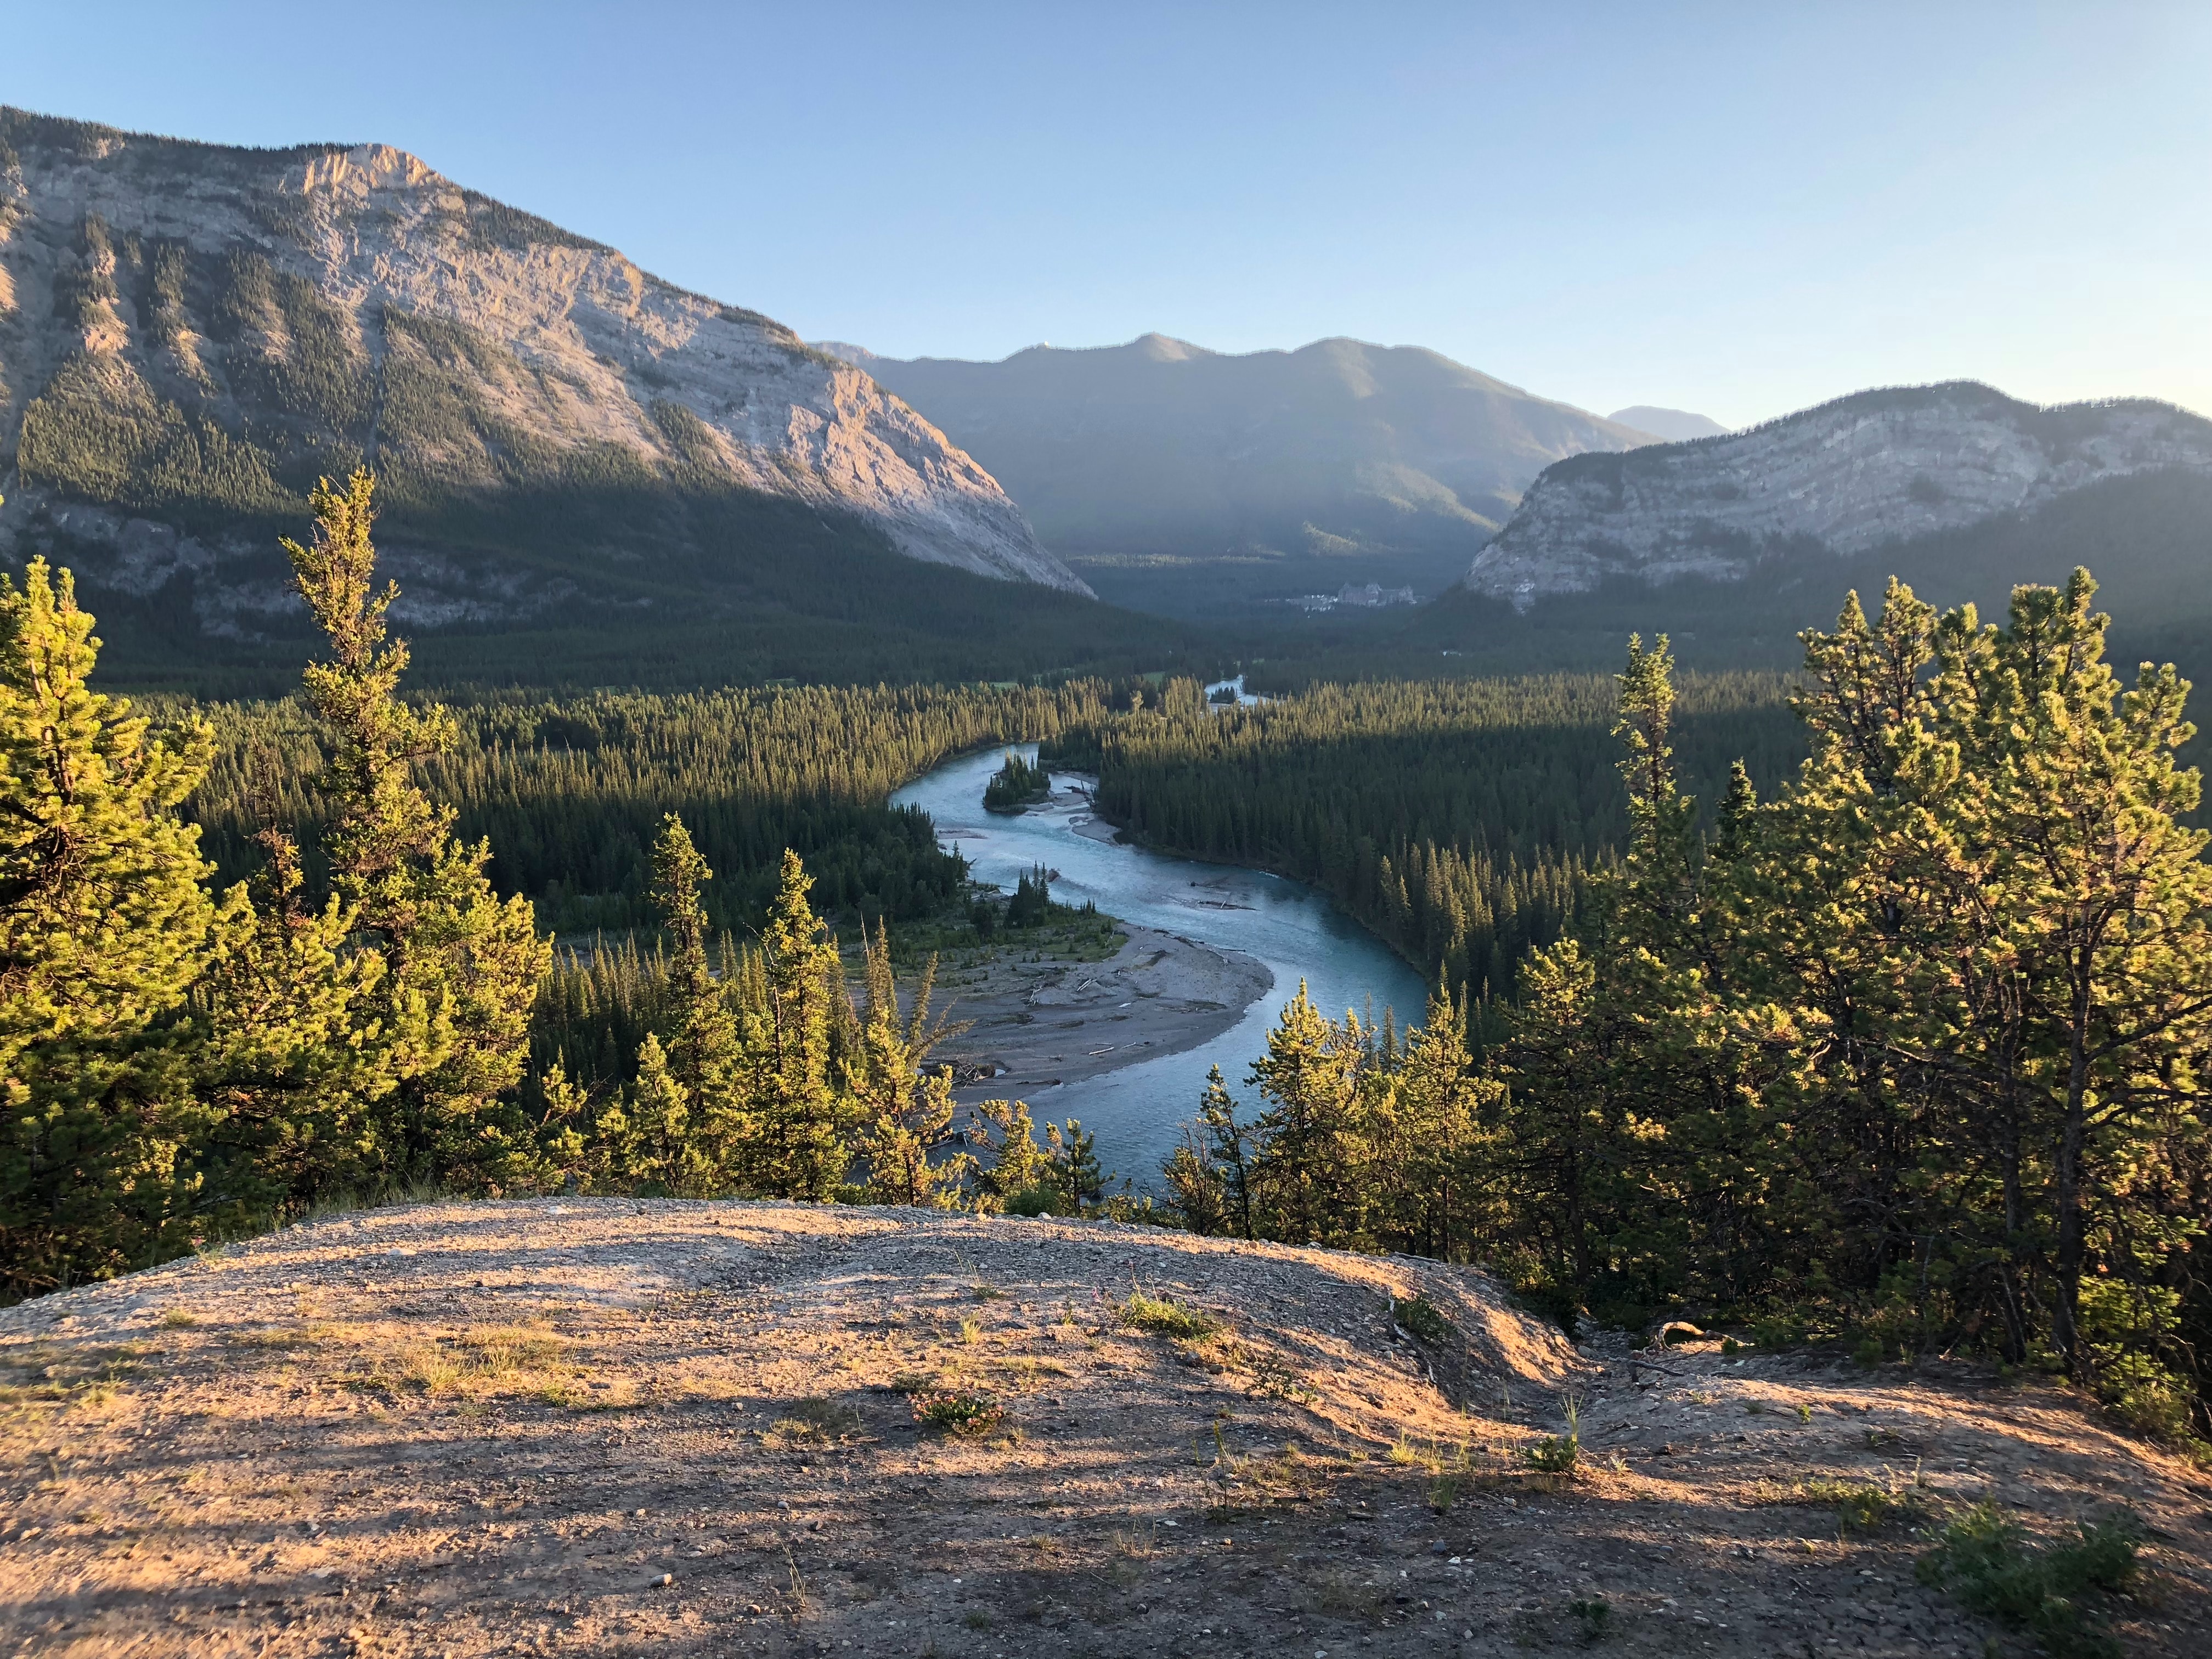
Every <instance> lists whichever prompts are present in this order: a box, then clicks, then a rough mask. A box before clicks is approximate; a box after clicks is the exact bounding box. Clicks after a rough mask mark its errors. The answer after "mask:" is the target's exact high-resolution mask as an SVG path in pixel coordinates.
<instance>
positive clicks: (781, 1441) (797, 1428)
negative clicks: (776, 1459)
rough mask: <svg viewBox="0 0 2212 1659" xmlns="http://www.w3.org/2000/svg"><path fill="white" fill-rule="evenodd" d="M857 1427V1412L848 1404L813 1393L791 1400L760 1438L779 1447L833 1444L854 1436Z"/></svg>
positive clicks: (858, 1427)
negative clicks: (800, 1398) (802, 1398)
mask: <svg viewBox="0 0 2212 1659" xmlns="http://www.w3.org/2000/svg"><path fill="white" fill-rule="evenodd" d="M859 1433H860V1413H858V1412H856V1411H854V1409H853V1408H852V1407H850V1406H847V1405H843V1404H841V1403H840V1402H838V1401H835V1400H830V1399H828V1398H825V1397H823V1396H822V1395H810V1396H809V1397H808V1398H806V1399H804V1400H795V1401H793V1402H792V1403H791V1405H790V1407H788V1408H787V1409H786V1411H785V1412H784V1413H783V1415H782V1416H781V1417H780V1418H778V1419H776V1420H775V1423H774V1424H773V1425H770V1426H769V1428H768V1429H767V1430H766V1431H764V1432H763V1435H762V1437H761V1438H762V1440H763V1443H766V1444H768V1445H771V1446H775V1447H779V1448H795V1447H811V1446H836V1445H842V1443H845V1442H846V1441H848V1440H850V1439H853V1438H854V1437H856V1436H858V1435H859Z"/></svg>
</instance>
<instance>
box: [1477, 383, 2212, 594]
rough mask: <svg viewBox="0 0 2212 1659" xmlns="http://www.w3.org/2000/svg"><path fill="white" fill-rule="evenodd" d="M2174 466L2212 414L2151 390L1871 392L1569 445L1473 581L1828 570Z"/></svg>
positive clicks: (2089, 551) (2205, 439) (2207, 437)
mask: <svg viewBox="0 0 2212 1659" xmlns="http://www.w3.org/2000/svg"><path fill="white" fill-rule="evenodd" d="M2166 472H2177V473H2182V474H2188V475H2194V476H2196V477H2205V476H2208V475H2212V421H2206V420H2205V419H2203V417H2201V416H2196V415H2192V414H2190V413H2189V412H2188V411H2186V410H2180V409H2177V408H2175V407H2173V406H2172V405H2171V404H2161V403H2154V402H2151V401H2149V400H2148V399H2127V400H2118V401H2113V402H2110V403H2097V404H2065V405H2061V406H2058V407H2055V408H2043V407H2039V406H2038V405H2036V404H2027V403H2022V402H2020V401H2019V400H2018V399H2016V398H2008V397H2006V396H2005V395H2004V394H2003V393H2002V392H1996V391H1994V390H1992V389H1991V388H1990V387H1988V386H1981V385H1978V384H1977V383H1975V382H1972V381H1955V382H1952V383H1949V384H1947V385H1942V386H1904V387H1896V388H1892V389H1889V390H1885V391H1877V392H1860V393H1857V395H1855V396H1852V397H1849V398H1838V399H1837V400H1836V401H1835V402H1833V403H1830V404H1821V405H1820V407H1819V408H1817V409H1808V410H1802V411H1801V412H1800V413H1797V414H1795V415H1790V416H1784V417H1783V418H1781V419H1780V420H1776V421H1770V422H1766V423H1765V425H1763V426H1758V427H1753V428H1749V429H1747V430H1746V431H1743V432H1738V433H1731V434H1727V435H1723V436H1720V437H1712V438H1703V439H1699V440H1698V441H1695V442H1692V443H1685V444H1668V445H1663V446H1660V447H1654V448H1648V449H1638V450H1636V451H1633V452H1632V453H1627V454H1618V455H1613V454H1591V455H1579V456H1576V457H1574V458H1572V459H1568V460H1565V461H1561V462H1559V463H1558V464H1557V465H1553V466H1552V467H1550V468H1549V469H1547V471H1545V473H1544V475H1543V476H1542V477H1541V478H1539V479H1537V480H1536V482H1535V483H1534V485H1532V486H1531V487H1530V489H1529V490H1528V495H1527V498H1526V499H1525V500H1523V501H1522V503H1521V506H1520V507H1519V509H1518V510H1517V511H1516V513H1514V514H1513V517H1512V519H1511V520H1510V522H1509V523H1508V524H1507V525H1506V526H1505V528H1504V530H1503V531H1502V532H1499V534H1498V538H1497V539H1496V540H1494V541H1492V543H1491V544H1490V545H1489V546H1487V547H1486V548H1485V549H1484V550H1482V552H1481V553H1480V555H1479V556H1477V557H1476V558H1475V560H1474V564H1473V567H1472V568H1471V570H1470V571H1469V573H1468V586H1469V587H1470V588H1472V589H1473V590H1474V591H1475V592H1478V593H1481V594H1486V595H1489V596H1491V597H1492V598H1496V599H1506V600H1509V601H1510V602H1511V603H1512V604H1513V605H1515V606H1516V608H1519V609H1522V610H1526V609H1527V608H1528V606H1529V605H1532V604H1534V602H1536V601H1537V600H1540V599H1545V598H1547V597H1548V596H1552V595H1557V594H1568V593H1583V592H1591V591H1592V590H1594V589H1596V588H1598V587H1600V586H1603V585H1606V584H1607V583H1613V582H1618V581H1622V580H1628V581H1634V582H1641V583H1643V584H1645V585H1648V586H1658V585H1661V584H1665V583H1669V582H1674V581H1677V580H1682V579H1684V578H1692V577H1697V578H1706V579H1711V580H1723V581H1741V580H1744V579H1745V578H1747V577H1748V576H1749V575H1751V574H1753V572H1754V570H1759V571H1765V572H1768V573H1770V574H1773V575H1776V576H1784V575H1790V574H1795V575H1800V576H1802V578H1803V579H1804V580H1807V581H1808V583H1812V584H1814V585H1816V586H1824V585H1826V575H1825V573H1824V572H1823V570H1822V568H1821V566H1822V565H1824V564H1826V565H1829V566H1833V565H1835V564H1837V563H1838V562H1840V561H1843V560H1846V559H1851V558H1856V557H1858V556H1869V555H1873V554H1875V553H1876V552H1877V551H1878V550H1882V549H1884V548H1887V547H1889V546H1893V545H1899V544H1925V543H1927V542H1928V541H1929V538H1936V537H1940V536H1942V535H1945V534H1955V533H1957V532H1966V531H1969V530H1972V529H1974V528H1975V527H1977V526H1982V525H1984V524H1985V523H1988V522H1990V521H1992V520H2000V519H2002V518H2005V517H2006V516H2007V515H2013V516H2015V517H2018V516H2021V515H2036V514H2039V513H2042V512H2043V511H2044V509H2045V508H2047V507H2051V505H2052V504H2053V503H2055V502H2057V501H2061V500H2063V498H2066V497H2068V496H2069V495H2072V494H2074V493H2075V492H2078V491H2081V490H2083V489H2088V488H2089V487H2091V486H2099V487H2101V488H2103V489H2106V491H2107V493H2109V492H2110V489H2111V487H2112V485H2113V484H2114V483H2115V481H2116V480H2122V479H2127V478H2131V477H2138V476H2142V475H2150V474H2160V473H2166ZM2115 499H2123V498H2115ZM2095 553H2096V547H2095V545H2094V544H2093V542H2091V543H2087V544H2084V545H2083V546H2082V548H2081V557H2082V558H2083V559H2084V561H2085V562H2090V563H2092V564H2094V563H2095V562H2096V559H2095V557H2094V555H2095ZM2029 574H2030V573H2027V572H2022V573H2021V576H2020V578H2019V579H2020V580H2027V579H2028V575H2029ZM2036 574H2040V573H2036ZM2062 574H2063V573H2062ZM2208 576H2212V569H2207V570H2204V571H2202V572H2200V573H2199V574H2198V577H2197V583H2198V585H2199V586H2201V585H2202V583H2203V580H2204V578H2206V577H2208Z"/></svg>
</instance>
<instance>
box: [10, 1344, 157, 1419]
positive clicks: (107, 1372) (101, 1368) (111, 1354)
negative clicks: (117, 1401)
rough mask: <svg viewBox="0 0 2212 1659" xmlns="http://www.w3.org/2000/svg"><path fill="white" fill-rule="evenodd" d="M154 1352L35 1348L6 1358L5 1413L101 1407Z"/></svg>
mask: <svg viewBox="0 0 2212 1659" xmlns="http://www.w3.org/2000/svg"><path fill="white" fill-rule="evenodd" d="M149 1352H152V1351H151V1350H149V1349H148V1348H145V1347H143V1346H140V1345H139V1344H137V1343H124V1344H122V1345H120V1346H115V1347H105V1348H70V1349H63V1350H55V1349H50V1348H47V1347H45V1346H33V1347H31V1348H28V1349H25V1350H19V1351H18V1352H16V1353H15V1354H14V1355H12V1356H10V1357H9V1358H6V1359H4V1360H0V1412H5V1411H7V1410H9V1409H11V1408H16V1407H21V1408H25V1409H29V1408H33V1407H48V1406H51V1407H58V1408H60V1409H63V1410H67V1409H69V1408H70V1407H77V1406H97V1405H101V1404H104V1403H105V1402H106V1401H109V1400H111V1399H112V1398H113V1397H114V1396H115V1394H116V1392H117V1390H118V1389H120V1388H121V1387H122V1386H123V1384H124V1383H125V1382H126V1381H127V1380H128V1379H129V1377H130V1376H131V1373H132V1372H133V1371H135V1370H137V1368H138V1364H139V1362H140V1361H141V1360H143V1358H146V1357H147V1355H148V1354H149Z"/></svg>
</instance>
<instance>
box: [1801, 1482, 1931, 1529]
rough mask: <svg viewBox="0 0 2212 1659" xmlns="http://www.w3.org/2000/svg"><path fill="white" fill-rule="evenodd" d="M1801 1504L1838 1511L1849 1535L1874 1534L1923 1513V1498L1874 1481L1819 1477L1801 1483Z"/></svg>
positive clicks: (1837, 1519) (1915, 1493)
mask: <svg viewBox="0 0 2212 1659" xmlns="http://www.w3.org/2000/svg"><path fill="white" fill-rule="evenodd" d="M1797 1493H1798V1498H1799V1501H1801V1502H1803V1503H1808V1504H1826V1505H1827V1506H1829V1507H1830V1508H1832V1509H1833V1510H1835V1511H1836V1522H1837V1524H1838V1525H1839V1526H1840V1527H1842V1528H1843V1529H1844V1531H1845V1532H1873V1531H1875V1529H1876V1528H1879V1527H1881V1526H1882V1525H1884V1524H1885V1523H1886V1522H1890V1521H1892V1520H1899V1519H1902V1520H1911V1519H1913V1518H1914V1517H1916V1516H1918V1515H1919V1514H1920V1512H1921V1510H1922V1507H1923V1506H1922V1503H1921V1499H1920V1497H1919V1495H1918V1494H1917V1492H1899V1491H1897V1490H1895V1489H1894V1488H1893V1487H1889V1486H1881V1485H1879V1484H1877V1483H1876V1482H1875V1481H1872V1480H1831V1479H1829V1478H1828V1477H1827V1476H1826V1475H1815V1476H1814V1477H1813V1478H1812V1479H1810V1480H1803V1481H1801V1482H1799V1483H1798V1486H1797Z"/></svg>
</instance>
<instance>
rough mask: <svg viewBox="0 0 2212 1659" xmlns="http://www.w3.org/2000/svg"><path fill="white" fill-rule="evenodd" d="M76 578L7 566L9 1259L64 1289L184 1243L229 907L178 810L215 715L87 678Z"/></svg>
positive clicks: (1, 793)
mask: <svg viewBox="0 0 2212 1659" xmlns="http://www.w3.org/2000/svg"><path fill="white" fill-rule="evenodd" d="M92 626H93V621H92V617H90V616H89V615H88V614H87V613H86V612H85V611H82V610H80V609H78V607H77V604H76V589H75V586H74V585H73V583H72V582H71V580H70V575H69V573H68V572H66V571H64V572H63V573H62V574H61V576H60V578H59V580H55V579H54V578H53V577H52V575H51V574H50V573H49V572H48V570H47V568H46V562H45V561H44V560H42V559H33V561H32V562H31V564H30V567H29V568H28V569H27V571H26V572H25V573H24V580H23V583H22V585H21V586H20V587H18V586H16V585H15V583H14V582H13V581H12V580H8V579H6V578H5V577H0V1114H4V1128H3V1129H0V1270H4V1272H5V1273H6V1276H7V1279H8V1282H9V1284H10V1285H12V1286H13V1287H14V1288H15V1289H17V1290H20V1291H32V1290H39V1289H46V1288H51V1287H52V1286H53V1285H57V1284H60V1283H63V1282H65V1281H67V1280H70V1279H85V1278H90V1277H94V1276H98V1275H104V1274H106V1273H111V1272H113V1271H115V1270H116V1269H117V1268H118V1267H125V1266H131V1265H138V1264H141V1263H143V1262H146V1261H152V1260H156V1259H158V1258H159V1257H160V1256H161V1255H164V1254H167V1253H169V1252H170V1251H173V1249H176V1248H177V1246H178V1244H179V1240H180V1238H181V1237H182V1236H183V1235H184V1233H185V1231H187V1230H188V1229H189V1228H190V1226H191V1222H192V1218H193V1216H194V1214H195V1212H196V1210H197V1206H198V1202H199V1194H198V1187H199V1180H198V1176H197V1170H196V1169H195V1164H194V1154H195V1152H196V1151H197V1146H198V1144H199V1142H200V1140H201V1139H202V1137H203V1135H204V1130H205V1127H206V1125H205V1117H204V1109H202V1108H201V1107H200V1106H199V1105H198V1104H197V1103H196V1102H195V1101H194V1100H193V1099H192V1098H191V1095H190V1093H189V1091H188V1090H187V1089H186V1087H185V1079H183V1077H182V1076H181V1075H180V1056H179V1054H178V1053H177V1051H176V1048H175V1045H174V1042H173V1036H174V1035H175V1031H176V1026H177V1023H178V1020H179V1015H180V1013H181V1012H182V1010H183V1007H184V1004H185V997H186V994H187V992H188V991H189V990H190V988H191V985H192V984H193V982H194V981H195V980H196V979H197V976H198V975H199V974H200V973H201V971H202V970H203V969H204V966H205V963H206V962H207V959H208V954H209V951H210V947H211V945H216V944H217V943H219V939H218V934H219V932H220V931H221V930H222V929H223V928H225V927H228V926H229V925H232V924H233V923H234V920H235V915H236V910H237V908H238V907H237V904H236V903H234V904H233V905H232V906H230V907H228V908H227V909H226V912H225V915H224V916H223V917H222V919H220V920H219V918H218V915H217V910H216V904H215V902H214V901H213V900H212V899H211V898H210V896H209V894H208V891H207V890H206V888H205V886H204V878H205V877H206V875H207V873H208V866H206V865H205V863H204V862H203V860H201V858H200V856H199V853H198V838H199V832H198V831H197V829H195V828H193V827H192V826H191V825H189V824H186V823H183V822H181V821H180V819H179V817H178V815H177V809H178V806H179V804H180V803H181V802H182V801H183V800H184V799H185V796H186V795H187V794H189V793H191V789H192V787H193V786H194V785H195V784H197V782H198V781H199V779H200V777H201V775H203V774H204V772H205V771H206V769H207V767H208V763H209V759H210V750H211V746H212V745H211V739H210V733H209V731H208V728H207V727H206V726H205V725H204V723H201V722H198V721H191V722H188V723H186V724H185V725H183V726H179V727H178V728H176V729H174V730H173V731H171V732H163V733H160V734H156V733H155V732H153V731H152V730H151V729H150V727H149V722H148V721H147V720H145V718H144V717H143V716H141V715H137V714H132V713H131V708H130V705H129V704H128V703H127V702H124V701H122V700H120V699H118V698H112V697H108V696H104V695H102V694H101V693H99V692H96V691H94V690H91V689H90V688H89V686H88V684H87V681H88V678H90V676H91V673H92V670H93V665H94V661H95V660H96V659H97V656H98V653H99V649H100V642H99V641H97V640H95V639H94V637H93V635H92Z"/></svg>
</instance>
